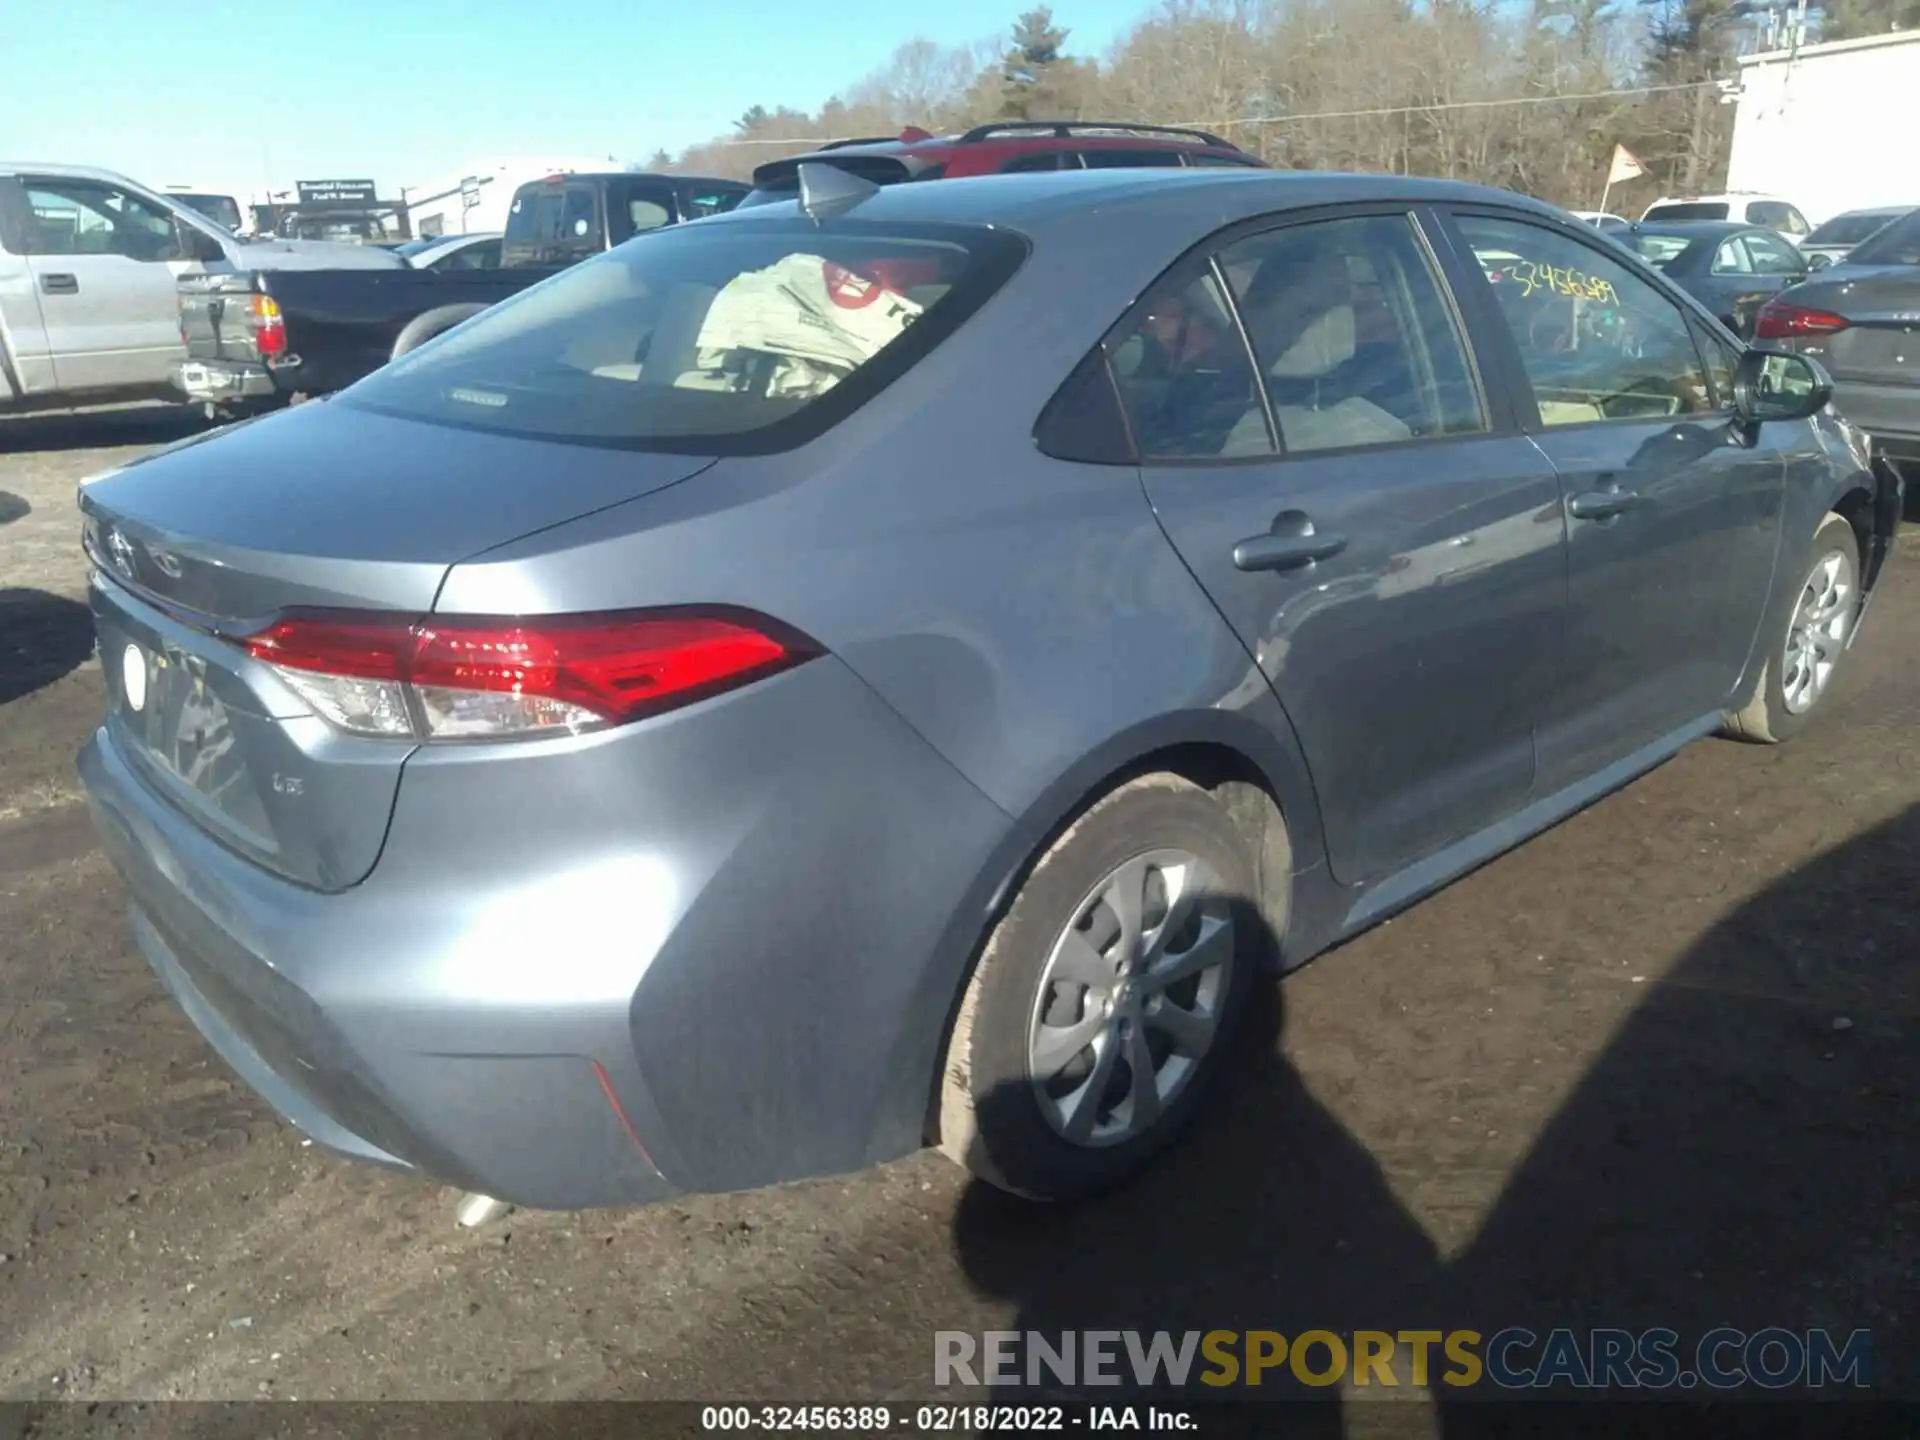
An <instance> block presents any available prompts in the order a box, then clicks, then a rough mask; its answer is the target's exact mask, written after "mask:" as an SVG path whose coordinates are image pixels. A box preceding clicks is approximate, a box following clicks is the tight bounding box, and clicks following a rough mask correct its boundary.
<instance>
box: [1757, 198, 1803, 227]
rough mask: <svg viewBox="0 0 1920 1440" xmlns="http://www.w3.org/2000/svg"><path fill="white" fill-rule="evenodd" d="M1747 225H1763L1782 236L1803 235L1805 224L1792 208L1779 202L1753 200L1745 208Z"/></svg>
mask: <svg viewBox="0 0 1920 1440" xmlns="http://www.w3.org/2000/svg"><path fill="white" fill-rule="evenodd" d="M1747 223H1748V224H1749V225H1764V226H1766V227H1767V229H1769V230H1778V231H1779V232H1780V233H1781V234H1783V235H1804V234H1806V233H1807V222H1806V220H1805V219H1804V218H1803V217H1802V216H1801V214H1800V212H1799V211H1798V210H1796V209H1794V208H1793V206H1791V205H1788V204H1785V203H1784V202H1782V201H1779V200H1755V201H1753V202H1751V203H1750V204H1749V205H1748V206H1747Z"/></svg>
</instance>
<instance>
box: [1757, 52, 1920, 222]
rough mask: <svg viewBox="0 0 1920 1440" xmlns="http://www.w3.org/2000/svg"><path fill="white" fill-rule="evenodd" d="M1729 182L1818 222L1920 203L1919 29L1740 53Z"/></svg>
mask: <svg viewBox="0 0 1920 1440" xmlns="http://www.w3.org/2000/svg"><path fill="white" fill-rule="evenodd" d="M1738 96H1739V98H1738V100H1737V102H1736V103H1737V105H1738V106H1739V108H1738V110H1737V111H1736V112H1735V115H1734V122H1733V155H1732V158H1731V160H1730V161H1729V163H1728V166H1727V189H1729V190H1734V191H1752V192H1758V193H1762V194H1768V195H1780V196H1784V197H1785V198H1787V199H1789V200H1791V201H1793V203H1794V204H1795V205H1797V206H1798V207H1799V208H1800V210H1801V212H1802V213H1803V214H1805V215H1806V217H1807V219H1808V220H1809V221H1811V222H1812V223H1813V224H1815V225H1818V224H1820V222H1821V221H1823V220H1828V219H1831V218H1832V217H1833V216H1835V215H1838V214H1840V213H1841V212H1843V211H1847V210H1866V209H1874V208H1878V207H1880V206H1884V205H1920V172H1916V171H1915V169H1914V167H1913V163H1912V158H1911V150H1910V148H1909V147H1910V146H1911V144H1912V138H1913V136H1914V135H1916V134H1920V30H1897V31H1893V32H1891V33H1889V34H1886V35H1869V36H1866V37H1864V38H1862V39H1859V40H1835V41H1832V42H1830V43H1828V44H1824V45H1802V46H1799V47H1797V48H1795V49H1791V50H1772V51H1767V52H1764V53H1761V54H1757V55H1746V56H1742V57H1741V60H1740V88H1739V92H1738Z"/></svg>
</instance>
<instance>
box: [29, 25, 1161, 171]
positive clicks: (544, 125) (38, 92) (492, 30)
mask: <svg viewBox="0 0 1920 1440" xmlns="http://www.w3.org/2000/svg"><path fill="white" fill-rule="evenodd" d="M1027 3H1028V0H945V3H943V4H941V5H939V6H938V7H923V6H912V5H898V6H894V5H879V4H871V3H851V0H838V3H835V0H825V3H816V4H809V3H806V0H691V3H686V0H682V3H677V4H669V3H665V0H652V3H647V0H546V3H542V0H191V3H186V4H171V3H167V0H65V3H55V0H11V3H9V4H7V5H6V6H5V7H4V10H5V14H6V20H5V39H4V41H0V63H3V64H4V71H0V75H3V76H4V80H3V81H0V145H4V146H5V148H6V150H7V152H8V154H7V157H6V158H8V159H13V160H42V161H52V160H58V161H67V162H73V163H82V164H94V165H105V166H108V167H109V168H111V169H115V170H119V171H121V172H123V173H125V174H129V175H132V176H134V177H135V178H137V179H140V180H143V181H145V182H146V183H148V184H150V185H155V186H160V185H169V184H192V185H207V186H210V187H217V188H220V189H224V190H228V191H230V192H233V193H240V194H244V192H248V191H254V190H259V189H262V188H264V187H265V185H266V184H267V182H268V181H269V179H270V180H271V182H272V184H273V185H274V186H276V187H284V186H287V185H290V184H291V183H292V182H293V181H294V180H296V179H320V178H362V177H370V178H372V179H373V180H375V181H376V182H378V184H379V187H380V192H381V193H382V194H383V195H387V194H396V193H397V192H398V191H399V188H400V187H401V186H402V185H411V184H418V183H420V182H422V181H428V180H433V179H437V178H439V177H440V176H442V175H444V174H446V173H447V172H449V171H455V170H458V169H459V168H460V167H462V166H463V165H465V164H466V163H467V162H469V161H473V160H482V159H486V158H489V157H492V156H496V155H541V156H575V155H578V156H596V155H607V154H612V155H617V156H619V157H620V158H622V159H636V160H645V159H647V158H648V157H649V156H650V155H651V154H652V153H653V151H654V149H655V147H657V146H665V147H666V148H667V149H669V150H678V149H680V148H682V147H684V146H686V145H689V144H691V143H693V142H695V141H698V140H703V139H706V138H707V137H708V136H711V135H714V134H718V133H721V132H723V131H725V130H726V129H727V128H728V127H729V126H730V125H731V123H732V121H733V118H734V117H735V116H737V115H739V114H741V113H742V112H743V111H745V110H746V109H747V108H748V107H749V106H751V105H754V104H762V105H766V106H767V107H768V108H770V109H771V108H772V107H774V106H776V105H780V104H788V105H793V106H795V107H802V108H807V109H811V108H813V107H815V106H817V105H818V104H819V103H820V102H821V101H823V100H825V99H826V98H827V96H829V95H831V94H832V93H833V92H834V91H835V90H838V89H841V88H843V87H845V86H847V85H849V84H851V83H852V82H854V81H855V80H858V79H859V78H861V77H862V76H864V75H865V74H867V73H868V72H870V71H872V70H874V69H875V68H877V67H878V66H880V65H883V64H884V63H885V62H886V60H887V57H888V56H889V55H890V54H891V53H892V52H893V50H894V48H895V47H896V46H897V45H899V44H900V43H901V42H902V41H905V40H909V39H912V38H914V36H916V35H924V36H926V37H927V38H929V39H932V40H935V41H938V42H940V43H942V44H966V43H969V42H971V41H974V40H979V39H983V38H989V37H996V36H1004V35H1005V34H1006V33H1007V31H1008V29H1009V27H1010V26H1011V24H1012V22H1013V19H1014V16H1015V15H1016V14H1018V13H1019V12H1020V11H1021V10H1023V9H1025V8H1027ZM1150 4H1151V0H1061V3H1059V4H1056V5H1055V6H1054V13H1055V18H1056V21H1057V22H1058V23H1060V24H1062V25H1065V26H1066V27H1068V28H1069V29H1070V30H1071V31H1072V32H1073V33H1072V37H1071V40H1070V41H1069V49H1070V50H1072V51H1074V52H1076V53H1081V54H1088V53H1100V52H1103V51H1104V50H1105V49H1106V47H1107V46H1108V45H1109V44H1110V43H1111V42H1112V40H1113V39H1114V38H1115V37H1116V36H1117V35H1119V34H1120V33H1121V32H1122V31H1123V30H1124V29H1125V28H1126V27H1127V26H1128V25H1129V24H1131V23H1132V22H1133V21H1134V20H1136V19H1138V18H1140V17H1141V16H1142V15H1143V14H1144V13H1146V11H1147V10H1148V8H1149V6H1150Z"/></svg>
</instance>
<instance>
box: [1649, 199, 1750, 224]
mask: <svg viewBox="0 0 1920 1440" xmlns="http://www.w3.org/2000/svg"><path fill="white" fill-rule="evenodd" d="M1727 216H1728V209H1727V203H1726V201H1724V200H1693V201H1689V202H1687V203H1686V204H1684V205H1656V206H1654V207H1653V208H1652V209H1651V210H1649V211H1647V213H1646V214H1644V215H1642V216H1641V217H1640V218H1641V219H1642V220H1725V219H1726V218H1727Z"/></svg>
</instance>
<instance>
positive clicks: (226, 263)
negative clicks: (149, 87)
mask: <svg viewBox="0 0 1920 1440" xmlns="http://www.w3.org/2000/svg"><path fill="white" fill-rule="evenodd" d="M406 265H407V262H406V261H405V260H403V259H401V258H400V257H399V256H396V255H394V254H392V253H391V252H389V251H387V250H383V249H380V248H379V247H377V246H361V245H333V244H325V243H321V242H314V241H302V240H275V239H264V240H242V239H241V238H240V237H238V236H237V235H234V234H233V233H232V232H231V231H229V230H226V229H224V228H222V227H221V226H220V225H219V224H217V223H216V222H214V221H213V220H210V219H209V218H208V217H207V216H205V215H202V214H200V213H199V212H198V211H196V210H194V209H192V208H191V207H189V206H187V205H184V204H182V203H180V202H179V201H178V200H175V199H172V198H170V197H168V196H166V195H164V194H161V193H160V192H158V191H154V190H149V189H148V188H146V187H145V186H143V185H138V184H135V183H134V182H133V181H131V180H129V179H127V178H126V177H125V176H123V175H116V174H114V173H113V172H112V171H110V170H97V169H94V168H92V167H90V166H84V165H35V164H9V163H6V162H0V413H8V412H18V411H26V410H53V409H62V408H67V407H71V406H76V405H92V404H103V403H108V402H112V401H116V400H135V399H144V398H166V399H176V400H177V399H178V398H179V396H178V393H177V392H175V391H173V390H172V389H171V388H170V386H169V383H168V372H169V371H170V370H171V369H172V368H173V366H174V365H176V364H177V363H179V362H180V361H181V360H184V359H185V358H186V346H185V344H184V343H183V341H182V340H181V338H180V306H179V299H178V295H177V292H176V289H175V286H176V284H177V281H178V278H179V277H180V276H181V275H187V274H196V273H203V272H219V271H245V270H252V269H258V268H262V267H263V266H265V267H270V268H273V269H283V270H307V269H313V270H349V269H354V270H358V269H396V268H397V269H405V268H406Z"/></svg>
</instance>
